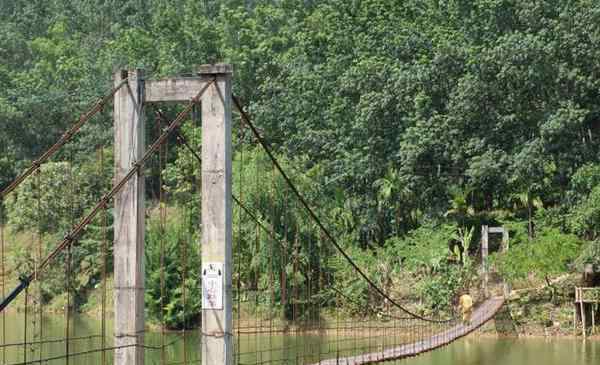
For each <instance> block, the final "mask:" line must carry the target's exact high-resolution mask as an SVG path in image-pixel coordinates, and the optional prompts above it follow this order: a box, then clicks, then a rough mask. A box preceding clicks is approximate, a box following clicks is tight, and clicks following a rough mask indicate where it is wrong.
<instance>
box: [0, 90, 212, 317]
mask: <svg viewBox="0 0 600 365" xmlns="http://www.w3.org/2000/svg"><path fill="white" fill-rule="evenodd" d="M214 83H215V80H214V79H213V80H211V81H209V82H207V83H206V84H205V85H204V86H203V87H202V89H201V90H200V92H198V94H197V95H196V96H195V97H194V98H192V99H191V100H190V102H189V104H188V105H187V107H186V108H185V109H184V110H182V111H181V112H180V113H179V114H178V115H177V117H176V118H175V119H174V120H173V121H172V122H171V124H170V125H169V127H168V128H167V129H166V130H165V131H164V132H163V133H162V134H161V135H160V136H159V137H158V138H157V140H156V141H155V142H154V143H153V144H152V145H151V146H150V147H149V148H148V150H147V151H146V153H145V154H144V155H143V157H142V158H141V159H140V160H139V161H138V162H136V163H135V164H134V165H133V167H132V168H131V169H130V170H129V172H128V173H127V174H126V175H125V176H124V177H123V178H122V179H121V180H120V181H119V182H117V183H116V184H115V186H113V188H112V189H111V190H110V191H109V192H108V193H107V194H106V195H104V196H103V197H102V199H100V201H99V202H98V203H97V204H96V205H95V206H94V208H93V209H92V211H91V212H90V213H89V214H88V215H87V216H86V217H85V218H83V219H82V220H81V221H80V222H79V224H77V225H76V226H75V227H74V228H73V229H72V230H71V231H70V232H69V233H68V234H67V235H66V236H65V238H64V239H63V240H62V241H61V242H60V244H59V245H58V246H56V247H55V248H54V249H53V250H52V252H51V253H50V254H49V255H48V256H46V258H45V259H44V260H43V261H42V262H41V263H40V265H39V266H38V276H39V273H40V272H41V271H42V270H43V269H44V268H45V267H46V266H47V265H48V264H49V263H50V262H52V261H53V260H54V258H55V257H56V256H57V255H58V254H59V253H60V252H62V250H63V249H65V247H67V246H69V245H70V244H71V243H72V242H74V241H75V240H76V239H77V237H79V235H80V234H81V233H82V231H83V230H84V229H85V227H86V226H87V225H88V224H89V223H90V222H91V221H92V220H93V219H94V217H95V216H96V215H97V214H98V212H99V211H100V210H102V209H103V208H104V207H105V206H106V205H107V204H108V202H109V201H110V200H111V199H112V198H114V196H115V195H116V194H117V193H118V192H119V191H121V189H122V188H123V187H124V186H125V184H126V183H127V182H128V181H129V180H130V179H131V178H132V177H133V176H135V175H136V174H139V173H140V172H141V169H142V167H143V166H144V165H145V164H146V163H147V162H148V160H149V159H150V157H152V155H153V154H154V152H156V150H158V148H159V147H160V146H161V145H162V144H163V143H164V142H165V141H166V140H167V138H168V137H169V136H170V135H171V134H172V133H173V131H174V130H175V129H177V128H178V127H179V126H180V125H181V123H182V122H183V119H184V117H185V116H186V115H187V114H189V112H190V111H191V110H192V107H193V106H194V104H197V103H198V102H199V100H200V97H201V96H202V95H203V94H204V92H205V91H206V89H208V87H209V86H210V85H212V84H214ZM215 85H216V84H215ZM38 278H39V277H38ZM32 280H34V274H29V275H24V276H21V277H20V278H19V284H18V285H17V287H16V288H15V289H13V291H12V292H11V293H10V294H9V295H8V296H7V297H6V298H4V300H3V301H2V303H0V312H2V311H3V310H4V308H6V306H8V304H10V302H12V301H13V300H14V299H15V298H16V297H17V296H18V295H19V293H21V292H22V291H23V289H25V288H27V287H28V286H29V283H30V282H31V281H32Z"/></svg>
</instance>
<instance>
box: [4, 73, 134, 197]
mask: <svg viewBox="0 0 600 365" xmlns="http://www.w3.org/2000/svg"><path fill="white" fill-rule="evenodd" d="M126 83H127V79H123V81H121V82H120V83H119V84H117V86H115V87H114V88H113V89H112V90H111V91H110V92H109V93H108V94H106V95H105V96H104V97H103V98H102V99H100V100H98V101H97V102H96V103H95V104H94V106H93V107H92V108H91V109H89V110H88V111H86V112H85V113H83V114H82V115H81V116H80V117H79V120H78V121H77V122H76V123H75V124H74V125H73V126H72V127H71V128H70V129H69V130H68V131H66V132H65V133H64V134H63V135H62V136H61V137H60V139H59V140H58V141H57V142H56V143H55V144H54V145H52V147H50V148H49V149H48V150H47V151H46V152H44V153H43V154H42V155H41V156H40V157H39V158H38V159H37V160H35V161H33V162H32V164H31V166H29V168H27V170H25V171H24V172H23V173H22V174H21V175H19V176H18V177H17V178H16V179H15V180H13V182H12V183H10V184H9V185H8V186H7V187H6V188H5V189H4V190H2V192H0V197H1V198H2V199H4V198H5V197H6V196H7V195H8V194H10V193H11V192H12V191H13V190H15V189H16V188H17V187H18V186H19V185H20V184H21V183H22V182H23V181H25V179H27V178H28V177H29V176H30V175H31V174H32V173H33V172H34V171H36V170H38V169H39V168H40V166H41V165H42V164H43V163H44V162H46V161H47V160H48V159H49V158H50V157H52V156H53V155H54V154H55V153H56V152H57V151H58V150H59V149H60V148H61V147H62V146H64V145H65V144H66V143H67V142H69V141H70V140H71V138H73V136H74V135H75V134H76V133H77V132H78V131H79V129H81V127H82V126H83V125H84V124H85V123H86V122H87V121H88V120H90V119H91V118H92V117H93V116H94V115H96V113H98V112H99V111H100V110H102V108H103V107H104V104H106V103H107V102H108V101H109V100H110V98H112V97H113V96H114V95H115V93H116V92H117V91H118V90H119V89H120V88H121V87H122V86H123V85H125V84H126Z"/></svg>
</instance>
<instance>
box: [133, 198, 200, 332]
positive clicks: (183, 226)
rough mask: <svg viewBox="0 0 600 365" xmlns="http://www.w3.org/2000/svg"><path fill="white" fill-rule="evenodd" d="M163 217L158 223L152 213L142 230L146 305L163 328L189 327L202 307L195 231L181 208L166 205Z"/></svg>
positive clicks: (153, 318) (195, 322)
mask: <svg viewBox="0 0 600 365" xmlns="http://www.w3.org/2000/svg"><path fill="white" fill-rule="evenodd" d="M167 217H168V219H167V220H166V221H165V222H164V224H162V223H161V221H160V218H159V217H158V214H155V215H153V216H152V217H151V219H150V224H149V225H148V229H147V232H146V250H145V256H146V292H145V300H146V308H147V310H148V314H149V317H150V319H151V320H153V321H155V322H157V323H161V324H164V325H165V326H166V327H167V328H170V329H181V328H192V327H194V326H196V325H197V324H198V321H199V320H200V313H201V309H202V308H201V306H202V302H201V298H202V295H201V293H200V290H201V289H200V272H199V270H198V269H197V268H198V267H200V256H199V253H198V251H199V250H198V242H199V241H198V233H197V232H192V231H191V230H190V227H193V226H194V225H190V222H189V216H186V215H185V214H184V210H182V209H180V208H179V209H178V208H169V212H168V215H167ZM184 279H185V280H184Z"/></svg>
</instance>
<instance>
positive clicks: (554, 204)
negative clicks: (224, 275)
mask: <svg viewBox="0 0 600 365" xmlns="http://www.w3.org/2000/svg"><path fill="white" fill-rule="evenodd" d="M4 7H5V9H3V10H4V11H3V12H1V13H0V20H1V21H0V59H2V60H3V62H2V64H1V65H0V120H1V121H2V122H3V125H2V127H3V128H2V131H1V132H0V146H1V147H0V148H1V151H0V186H1V187H3V186H5V185H6V184H7V183H9V182H10V181H11V180H12V179H13V178H14V177H15V176H16V175H17V174H18V173H19V172H20V171H22V170H23V168H24V167H25V166H27V165H28V163H29V161H32V160H33V159H35V158H37V157H38V156H39V155H40V153H41V152H42V151H44V150H45V149H46V148H47V147H48V146H50V145H51V144H52V143H53V142H54V141H56V140H57V139H58V137H59V136H60V135H61V134H62V133H63V132H64V130H66V128H67V127H68V126H69V125H70V124H71V123H72V121H73V120H75V119H76V116H77V115H79V113H81V112H82V111H83V110H84V109H85V108H86V107H87V106H88V105H89V104H90V101H91V100H94V99H95V97H96V96H98V95H100V94H103V93H105V92H106V90H108V88H109V87H110V85H111V74H112V72H113V71H114V70H115V69H118V68H124V67H144V68H145V69H146V72H147V77H148V78H157V77H162V76H165V75H172V74H176V73H189V72H193V71H194V70H195V68H196V65H197V64H198V63H210V62H230V63H232V64H233V66H234V69H235V78H234V90H235V92H236V94H238V96H239V97H240V98H241V100H244V102H245V104H246V105H247V107H248V110H249V111H250V112H251V113H252V115H253V119H254V120H255V121H256V122H257V124H258V126H259V128H260V130H261V133H262V134H263V135H264V136H265V137H266V139H267V140H268V141H269V142H270V144H271V146H272V147H273V148H274V150H275V153H276V154H277V156H278V157H279V158H280V159H281V161H282V164H283V165H284V168H285V169H286V171H293V172H290V175H292V177H293V178H294V181H295V182H296V183H297V184H298V186H299V187H300V190H301V191H303V192H304V193H305V195H306V196H307V198H308V200H309V201H310V202H311V203H312V205H314V206H318V213H319V216H321V217H323V219H324V221H325V222H326V224H327V225H328V227H330V229H332V231H333V234H334V235H335V236H336V237H338V238H339V240H340V242H342V244H343V245H344V247H345V248H346V249H347V250H348V251H349V252H350V253H352V255H353V257H354V256H356V260H357V261H358V262H359V263H360V264H361V265H364V267H365V268H366V270H367V271H369V273H370V275H372V276H373V277H376V278H381V281H380V282H379V283H380V284H381V285H382V286H383V287H385V288H386V290H390V292H393V290H394V289H393V286H394V284H393V282H394V280H393V279H394V278H397V277H399V276H402V275H407V273H410V274H411V275H412V274H414V275H416V276H419V275H425V273H427V274H428V275H435V277H436V279H431V280H434V281H435V280H439V281H435V282H434V281H432V282H430V283H429V284H427V285H428V286H427V288H425V287H423V289H422V293H428V294H427V295H426V296H427V298H429V299H427V300H431V301H432V303H434V302H435V300H444V299H443V298H448V295H449V293H451V292H452V291H453V290H455V289H456V287H457V285H458V286H460V285H463V284H464V283H465V280H467V279H465V278H466V277H467V276H468V275H467V274H465V272H469V270H470V269H469V267H471V266H473V265H474V263H472V262H470V260H469V255H468V254H466V255H465V252H466V253H468V252H469V251H472V250H470V247H471V245H472V244H473V243H475V242H478V239H479V237H478V232H479V229H480V228H479V226H480V224H481V223H485V222H486V220H487V217H488V216H489V215H490V212H493V211H496V212H498V211H501V212H503V213H502V214H504V216H505V218H507V220H514V221H517V222H518V224H521V223H522V221H523V220H524V219H526V218H527V219H528V221H529V222H528V223H530V227H534V226H535V227H536V231H539V235H540V237H538V238H536V240H535V241H534V243H535V244H534V243H532V244H531V245H526V244H525V241H526V240H524V239H523V236H522V232H521V231H519V232H521V233H517V237H516V238H513V237H511V242H516V244H515V245H511V246H512V247H516V249H515V250H512V249H511V254H510V255H514V257H513V256H509V258H506V259H499V260H501V261H502V260H506V262H504V261H502V263H503V264H505V265H503V266H505V267H506V268H507V269H506V270H507V273H508V274H509V275H511V276H514V277H517V276H519V277H521V276H522V273H523V272H524V271H525V270H527V269H528V267H529V266H528V264H532V265H533V263H532V261H531V260H534V259H532V257H534V258H535V257H537V256H536V255H540V257H539V260H541V252H533V251H535V250H542V248H544V247H546V246H549V247H550V248H557V249H558V248H560V249H558V250H557V251H558V252H561V250H568V251H569V252H568V255H566V256H565V257H567V256H568V257H571V256H570V255H571V254H572V252H571V251H570V250H571V249H570V248H569V247H570V246H569V245H567V246H568V247H563V248H561V247H554V246H555V245H556V244H555V243H552V241H553V240H556V241H560V240H563V239H565V240H566V242H572V241H573V240H574V238H573V237H572V236H570V235H568V234H567V233H569V232H570V233H574V234H577V235H578V236H580V237H583V238H585V239H596V238H598V235H599V233H598V229H597V227H598V223H599V220H600V218H599V217H600V213H599V212H598V207H600V200H599V199H600V190H598V184H599V183H600V178H599V176H600V173H599V171H598V169H599V167H598V162H597V161H598V160H599V159H600V152H599V151H600V136H599V131H600V130H599V129H598V126H597V119H598V115H599V111H600V108H599V104H598V97H597V96H598V90H599V89H600V81H599V79H598V77H597V75H598V74H600V64H599V63H598V62H597V61H596V60H598V59H600V48H599V47H597V43H598V42H597V41H598V39H599V38H600V27H599V26H598V25H599V24H600V4H599V3H598V2H594V1H590V0H575V1H570V2H564V1H558V0H544V1H540V2H535V3H533V2H516V1H512V2H510V1H500V0H498V1H489V0H475V1H470V2H467V1H454V2H439V1H433V0H425V1H416V0H408V1H401V2H399V1H391V0H378V1H347V0H326V1H318V2H316V1H303V2H298V1H288V0H286V1H239V0H228V1H220V2H219V1H202V2H200V1H197V0H180V1H167V0H155V1H150V2H146V4H145V6H143V7H140V6H139V4H138V2H137V1H123V2H121V3H120V4H119V6H118V7H115V6H114V4H112V3H111V2H106V1H96V0H93V1H81V0H57V1H33V2H31V1H11V2H6V4H4ZM164 111H165V113H166V114H168V115H169V116H172V115H174V113H175V112H176V111H177V107H171V106H165V107H164ZM111 123H112V122H111V115H110V108H107V110H105V111H103V112H102V113H100V115H99V116H98V117H96V118H94V120H92V121H91V122H90V123H88V124H87V125H86V126H85V127H84V128H83V129H82V130H81V132H80V133H79V134H78V137H77V138H76V140H75V141H73V142H72V143H70V144H69V145H67V146H66V148H65V150H64V152H63V153H62V154H61V155H60V156H58V157H57V158H56V161H55V162H53V163H50V164H48V165H46V166H44V167H43V169H42V171H41V173H40V175H39V177H35V176H34V177H33V178H32V179H30V180H28V181H27V182H26V183H25V185H23V187H22V188H21V189H19V191H17V192H15V194H13V195H12V196H11V197H10V198H9V199H8V200H7V201H6V202H4V203H5V204H6V209H5V211H6V215H7V217H8V220H9V223H10V224H11V225H12V227H13V228H15V229H17V230H22V231H23V232H25V231H28V230H34V231H35V230H37V227H38V226H39V230H40V232H41V233H43V234H44V240H48V241H53V240H54V239H56V238H60V236H61V235H62V234H63V233H64V232H65V231H66V230H67V229H68V228H69V227H70V226H71V224H72V222H73V218H74V217H80V216H81V215H82V214H83V213H84V212H85V211H86V209H87V208H88V207H89V206H90V204H91V203H93V202H94V201H95V200H97V197H98V196H99V194H100V193H101V192H105V191H106V188H107V186H108V185H109V184H110V175H111V174H110V172H109V171H104V172H102V173H100V174H94V173H92V172H93V171H94V170H93V169H94V168H95V167H94V166H95V165H94V163H91V162H90V161H88V159H87V157H85V156H88V155H90V154H93V153H94V151H95V150H96V149H97V148H98V146H107V150H110V149H111V148H110V147H109V146H110V144H111V141H112V129H111V126H112V124H111ZM234 123H238V121H237V120H236V121H234ZM149 129H150V128H149ZM235 131H239V129H238V128H237V124H236V128H235ZM182 133H183V134H184V135H185V136H186V138H187V139H188V141H189V142H190V143H191V145H192V146H193V148H194V149H195V150H196V151H199V150H200V143H201V142H200V139H201V136H200V130H199V128H198V127H197V126H193V125H192V123H191V122H189V121H188V122H187V123H186V124H185V126H184V127H183V128H182ZM238 133H239V132H238ZM149 135H150V136H152V134H151V133H149ZM243 138H245V139H246V140H248V139H249V138H248V136H243ZM169 142H170V144H171V145H173V143H172V142H174V139H171V140H170V141H169ZM174 150H175V152H173V150H171V153H170V154H169V155H168V156H167V162H168V167H167V170H166V171H165V172H163V173H162V177H163V179H164V188H165V189H166V192H167V196H168V198H169V199H170V200H169V205H173V206H184V205H185V206H186V207H187V206H188V204H189V203H190V202H193V201H195V202H198V201H199V198H200V191H199V188H198V187H199V184H198V172H199V170H200V169H199V166H198V165H197V161H195V159H194V157H193V156H192V155H191V154H190V153H189V152H188V151H186V150H185V149H184V148H182V147H179V146H178V147H176V148H175V149H174ZM259 151H260V150H259V149H256V150H255V149H253V148H252V147H244V148H241V149H239V150H237V151H236V153H235V161H234V174H235V181H234V189H233V190H234V193H235V194H237V195H239V197H240V199H242V200H243V202H244V204H246V205H247V206H248V208H249V209H250V210H251V211H253V212H259V214H258V219H259V220H260V221H261V222H262V223H263V224H265V225H266V226H268V227H270V228H271V230H272V233H273V234H272V236H273V237H270V236H267V235H266V234H263V235H262V236H260V235H259V237H258V239H257V238H256V226H255V224H254V223H252V222H251V220H250V219H249V218H248V216H246V213H245V212H243V210H240V209H239V207H236V208H235V212H234V219H235V225H234V226H235V227H236V228H235V230H234V235H235V237H234V242H235V245H236V247H235V250H236V251H235V252H236V255H238V256H237V259H239V260H241V261H244V260H245V259H247V258H248V257H251V260H249V261H250V265H248V266H247V267H246V268H245V270H241V271H239V273H238V274H237V275H239V277H237V278H236V280H239V282H240V283H241V285H243V286H244V287H255V286H265V285H267V284H268V283H267V278H266V277H265V275H263V274H261V273H264V271H265V268H266V267H268V265H270V264H272V265H273V266H274V267H279V269H277V270H278V272H277V273H276V274H275V283H274V285H276V286H277V289H276V293H275V295H276V297H277V300H280V299H281V298H282V295H283V293H284V292H289V291H290V290H293V289H294V288H297V289H299V288H304V286H305V285H307V283H308V277H307V275H305V276H304V277H302V275H297V272H298V267H296V268H295V269H294V265H293V263H292V261H293V262H297V265H300V266H301V267H303V268H304V269H305V270H308V272H310V270H311V269H314V268H315V267H316V266H317V265H323V263H324V262H327V264H326V265H324V267H323V269H324V270H325V274H324V276H326V277H328V278H331V277H333V276H334V275H335V277H336V278H337V279H338V280H339V283H340V284H341V286H343V287H344V290H347V291H348V292H349V293H350V294H353V295H354V294H355V295H357V296H361V297H362V298H367V297H369V296H370V295H372V294H371V293H370V292H369V289H368V288H366V287H365V285H364V283H361V282H360V281H357V280H355V276H354V273H353V271H352V270H351V269H350V268H349V267H348V266H347V264H345V263H343V262H342V261H339V260H334V259H332V257H333V255H334V253H333V252H332V251H331V247H330V246H328V244H327V243H326V242H324V240H323V239H322V237H319V233H318V231H317V230H315V229H314V227H313V226H312V224H313V222H311V221H310V220H309V219H308V218H307V217H306V215H303V214H300V213H298V211H299V209H296V208H297V207H289V206H287V205H286V204H288V202H289V199H287V198H288V197H289V194H290V192H289V190H288V188H287V187H286V186H285V184H284V182H283V181H282V180H281V178H280V177H279V176H275V177H273V178H271V176H272V175H271V174H272V166H271V165H270V163H269V161H268V160H267V159H266V158H265V156H264V155H262V154H261V153H260V152H259ZM68 156H75V161H73V165H71V161H70V159H69V158H68ZM242 159H243V160H244V162H243V163H242ZM66 161H69V162H66ZM81 163H83V165H81ZM78 166H81V167H78ZM106 166H111V163H110V162H108V163H107V164H106ZM298 166H299V167H298ZM108 169H109V170H110V167H109V168H108ZM149 170H150V171H149V172H148V178H149V179H148V181H156V178H157V177H158V174H159V173H160V172H159V171H158V169H156V168H152V169H149ZM97 175H99V176H100V177H94V176H97ZM269 179H271V180H270V181H269ZM71 181H72V182H73V184H71ZM265 181H266V182H265ZM38 185H39V186H38ZM157 187H158V186H157V184H156V183H155V185H154V186H152V188H153V191H156V190H157ZM241 187H243V189H244V192H243V194H241V193H240V189H241ZM38 196H39V198H40V201H41V206H39V207H38V206H37V200H38ZM57 196H67V197H71V198H75V199H73V201H74V203H73V204H71V203H68V202H69V199H53V198H54V197H57ZM149 198H150V199H154V198H155V196H154V195H152V193H150V194H149ZM192 206H193V207H192V208H190V213H189V214H190V215H191V216H192V217H193V220H194V221H198V220H199V217H200V211H199V205H198V204H195V205H192ZM186 209H187V208H186ZM430 221H434V222H442V225H441V226H430V225H428V223H427V222H430ZM31 222H35V223H34V224H33V225H34V226H36V228H32V223H31ZM534 223H535V224H534ZM455 225H456V226H457V227H458V228H460V231H458V228H457V229H455V228H453V227H454V226H455ZM172 230H174V231H177V232H179V231H181V230H182V229H179V228H177V227H175V228H172ZM530 233H531V234H533V229H531V232H530ZM90 234H91V233H90ZM181 234H183V233H181ZM92 236H93V235H92ZM93 240H95V241H96V242H97V238H94V239H93ZM449 240H453V242H454V244H453V243H450V247H449ZM280 241H283V242H284V244H281V243H280ZM267 242H269V243H273V242H279V243H277V244H276V245H274V247H275V248H274V249H273V250H274V252H266V251H267V250H261V248H263V247H266V246H267ZM296 242H300V244H299V245H297V244H296ZM311 242H312V243H311ZM317 242H318V251H319V252H320V254H321V255H322V256H319V257H317V256H316V255H314V254H312V252H314V251H312V250H313V249H314V247H312V248H311V247H310V245H317V244H316V243H317ZM298 246H300V247H298ZM96 247H97V246H96V245H95V244H92V243H91V241H90V243H89V244H87V243H86V244H84V243H83V242H82V244H81V246H80V249H81V250H83V251H85V252H81V253H78V254H77V255H79V256H78V257H79V258H78V259H77V261H78V263H77V265H80V266H77V265H76V270H82V272H87V271H86V270H87V266H86V265H88V264H87V263H88V262H91V261H94V260H97V253H98V251H97V248H96ZM536 247H539V248H536ZM550 248H544V249H548V252H550V255H549V256H550V257H554V258H556V256H552V255H555V254H558V253H556V252H555V251H553V250H551V249H550ZM22 249H23V250H27V247H24V248H22ZM530 250H533V251H531V252H530ZM574 250H575V249H574ZM513 251H514V252H513ZM551 251H552V252H551ZM290 252H293V253H294V254H293V255H291V256H289V255H290ZM471 253H472V252H471ZM532 255H533V256H532ZM30 256H31V255H30ZM89 257H92V258H93V259H91V260H90V259H89ZM282 257H284V258H285V257H288V258H289V259H290V261H288V262H284V260H282V259H281V258H282ZM459 257H460V260H462V268H458V266H461V265H455V263H456V261H458V260H457V259H458V258H459ZM510 257H513V258H510ZM30 258H31V257H30ZM271 259H273V260H274V262H272V263H271V261H270V260H271ZM292 259H293V260H292ZM448 260H450V261H451V262H449V261H448ZM535 260H536V262H537V264H535V265H533V266H532V267H533V268H534V270H535V271H539V272H540V273H542V272H543V273H545V274H549V273H552V272H554V273H557V272H559V267H560V268H562V269H563V270H564V269H565V265H563V264H564V263H562V264H560V265H559V266H557V267H554V268H553V269H552V270H550V269H549V267H550V266H551V265H550V263H546V262H542V261H539V260H538V258H536V259H535ZM565 260H566V259H565ZM520 261H523V262H520ZM566 261H568V260H566ZM554 262H555V263H559V262H562V261H561V260H554ZM538 264H539V267H538V266H536V265H538ZM81 265H83V266H81ZM557 265H558V264H557ZM300 271H302V270H300ZM455 271H456V272H455ZM82 275H83V276H82V277H81V280H80V282H81V284H80V285H81V288H82V289H81V290H80V292H82V293H83V292H85V290H87V289H85V288H87V287H90V286H93V285H94V284H93V283H94V280H95V279H92V278H93V277H95V276H96V275H97V274H92V275H91V276H90V275H88V274H82ZM444 275H451V276H452V278H450V279H441V278H437V277H438V276H439V277H443V276H444ZM283 278H285V279H283ZM390 278H391V279H392V280H390ZM288 279H289V280H288ZM78 280H79V279H78ZM377 280H380V279H377ZM444 280H449V281H444ZM455 280H456V281H455ZM284 281H285V282H284ZM390 282H391V284H390ZM457 283H459V284H457ZM52 285H53V287H54V288H59V286H60V285H62V284H61V283H60V276H58V277H57V282H56V283H55V284H52ZM48 290H49V292H52V293H55V292H56V291H57V290H58V289H56V290H54V289H52V290H50V289H48ZM436 293H437V294H436ZM52 295H54V294H49V296H52ZM324 296H325V297H326V298H325V299H324V302H327V303H331V302H330V300H331V298H332V297H333V295H332V293H324ZM176 297H177V295H175V294H173V298H176ZM154 300H156V297H154ZM172 303H180V302H178V299H173V300H172ZM262 304H265V305H266V303H262ZM179 305H180V304H174V305H173V307H172V308H173V312H172V313H171V317H172V322H170V323H171V324H170V325H172V326H181V325H182V323H183V322H185V320H182V319H181V318H178V317H177V315H178V314H177V313H180V311H179V310H178V309H177V308H179V307H178V306H179ZM277 309H278V310H282V311H285V312H286V313H289V306H288V307H287V308H277ZM153 315H156V311H155V312H154V314H153ZM190 321H191V322H193V318H190Z"/></svg>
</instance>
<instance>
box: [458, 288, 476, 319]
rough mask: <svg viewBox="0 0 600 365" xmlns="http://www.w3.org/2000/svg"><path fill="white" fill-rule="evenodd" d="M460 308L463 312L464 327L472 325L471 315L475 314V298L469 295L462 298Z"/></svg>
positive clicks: (459, 301) (459, 303)
mask: <svg viewBox="0 0 600 365" xmlns="http://www.w3.org/2000/svg"><path fill="white" fill-rule="evenodd" d="M458 306H459V307H460V310H461V312H462V320H463V324H464V325H469V324H471V314H473V298H471V296H470V295H469V294H467V293H465V294H463V295H461V296H460V299H459V300H458Z"/></svg>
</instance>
